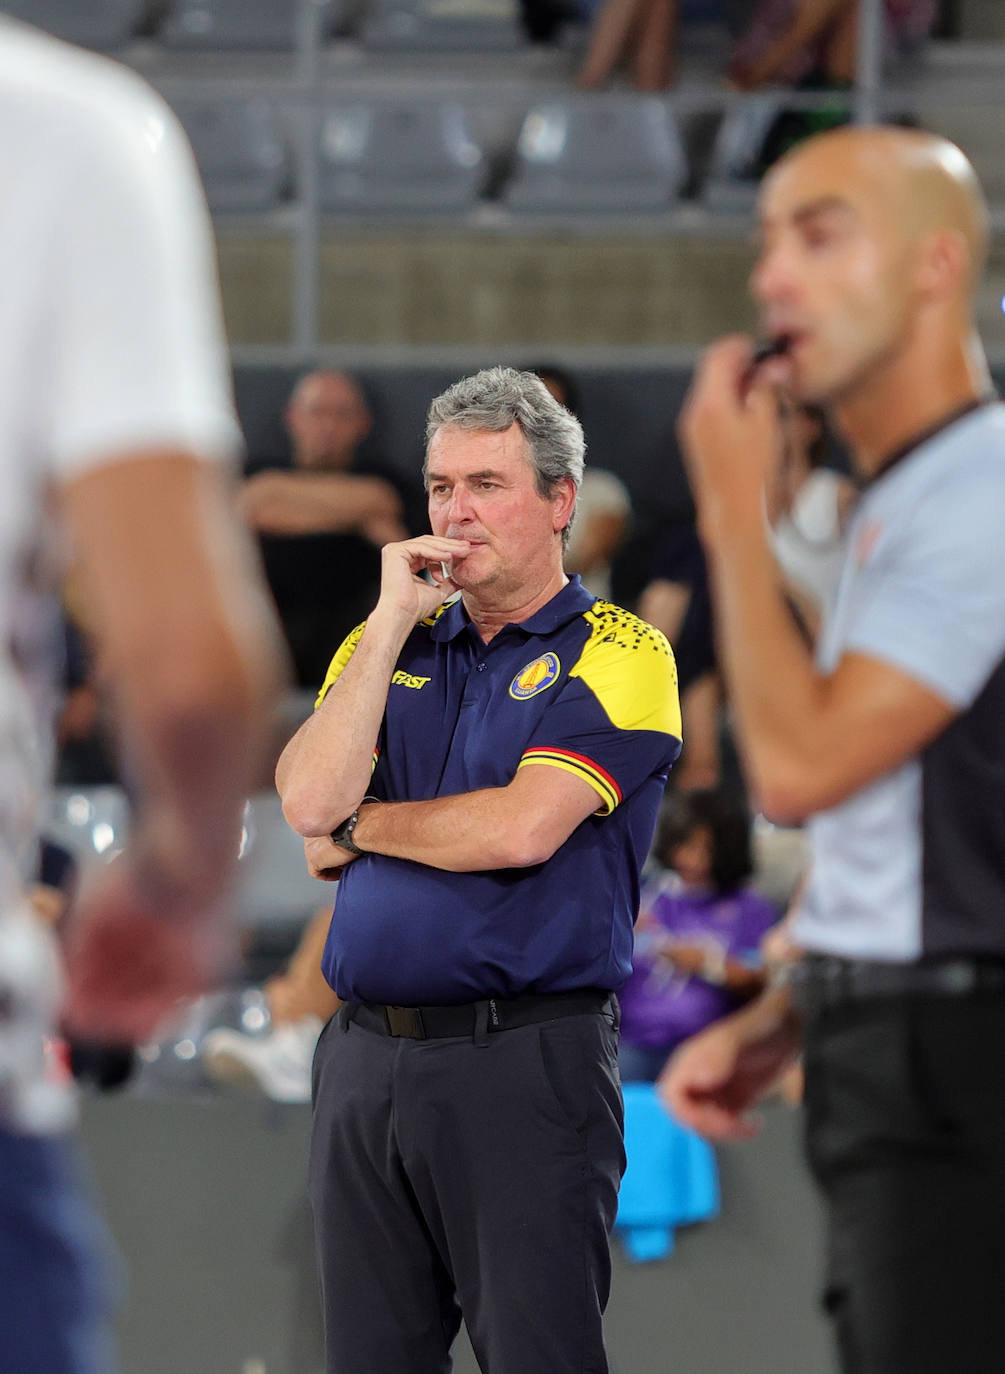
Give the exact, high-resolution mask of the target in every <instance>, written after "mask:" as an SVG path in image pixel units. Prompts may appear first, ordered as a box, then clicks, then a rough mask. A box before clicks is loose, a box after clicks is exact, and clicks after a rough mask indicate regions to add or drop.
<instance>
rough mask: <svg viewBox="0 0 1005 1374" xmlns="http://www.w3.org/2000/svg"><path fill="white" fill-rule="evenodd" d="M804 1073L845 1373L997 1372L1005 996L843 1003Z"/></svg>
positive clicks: (1004, 1273) (1004, 1221)
mask: <svg viewBox="0 0 1005 1374" xmlns="http://www.w3.org/2000/svg"><path fill="white" fill-rule="evenodd" d="M806 1082H807V1145H808V1153H809V1158H810V1163H811V1166H812V1168H813V1171H814V1174H815V1176H816V1178H817V1181H818V1183H819V1185H820V1187H821V1188H822V1190H823V1193H824V1196H825V1198H826V1202H827V1206H828V1228H829V1234H828V1275H827V1284H826V1294H825V1301H826V1305H827V1308H828V1310H829V1312H830V1315H831V1317H832V1318H833V1321H834V1323H835V1330H836V1335H837V1341H838V1346H839V1351H840V1357H841V1367H842V1370H843V1371H844V1374H949V1371H954V1370H959V1371H966V1374H1000V1371H1001V1370H1002V1369H1003V1367H1005V996H1002V994H1001V993H982V994H979V995H973V996H970V997H948V996H941V997H935V996H928V997H917V998H900V999H892V998H890V999H874V1000H869V1001H857V1002H846V1003H843V1004H841V1005H840V1006H837V1007H830V1008H828V1009H826V1010H824V1011H821V1012H819V1013H817V1014H816V1015H815V1016H814V1017H813V1018H811V1021H810V1023H809V1025H808V1027H807V1052H806Z"/></svg>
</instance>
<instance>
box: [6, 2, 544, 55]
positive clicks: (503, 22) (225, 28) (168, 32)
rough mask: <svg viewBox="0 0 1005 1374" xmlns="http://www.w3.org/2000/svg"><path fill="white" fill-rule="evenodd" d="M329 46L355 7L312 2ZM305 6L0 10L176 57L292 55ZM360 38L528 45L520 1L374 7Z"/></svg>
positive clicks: (72, 34)
mask: <svg viewBox="0 0 1005 1374" xmlns="http://www.w3.org/2000/svg"><path fill="white" fill-rule="evenodd" d="M310 4H311V5H312V6H313V7H314V9H315V10H316V20H317V31H318V32H319V33H320V35H321V38H322V40H324V39H325V38H328V37H330V36H331V35H332V34H333V33H334V32H336V31H341V29H342V28H343V27H344V26H345V24H346V23H347V22H348V21H349V19H350V16H351V13H352V8H351V6H350V4H349V3H348V0H310ZM301 7H302V0H173V3H172V4H171V5H170V6H169V7H168V8H167V10H166V12H162V7H157V8H156V9H154V8H152V5H151V0H0V10H3V11H6V12H7V13H9V14H12V15H13V16H14V17H15V18H19V19H23V20H25V21H26V22H28V23H31V24H35V25H37V26H38V27H39V28H43V29H47V30H49V31H50V32H52V33H55V34H57V35H58V36H59V37H61V38H65V39H68V40H69V41H70V42H74V43H80V44H82V45H83V46H85V47H92V48H100V49H103V50H106V51H112V50H115V49H117V48H121V47H123V46H124V45H125V44H127V43H129V42H131V41H132V40H133V39H134V38H135V37H136V36H137V35H139V34H141V33H142V34H151V33H152V35H153V37H154V38H155V39H156V40H157V42H158V43H160V44H162V45H163V46H164V47H166V48H168V49H177V50H185V51H188V50H199V49H202V50H210V51H212V50H217V51H225V52H227V51H241V50H244V51H256V50H257V51H266V52H273V51H284V50H285V51H288V50H290V49H292V48H293V47H294V46H295V45H296V43H297V41H298V27H299V24H300V13H301ZM358 37H359V38H360V39H361V41H362V42H363V43H364V44H365V45H366V46H367V47H372V48H375V49H395V48H399V49H409V48H418V49H423V48H434V49H447V50H449V49H452V48H454V49H456V48H459V49H469V48H474V49H476V50H481V51H484V50H500V49H502V50H505V49H512V48H516V47H518V46H520V45H521V44H522V43H524V42H525V41H526V40H525V38H524V35H523V33H522V30H521V28H520V25H519V23H518V20H517V5H516V3H515V0H453V3H451V4H449V5H444V4H443V3H442V0H440V2H439V3H438V0H373V3H371V4H370V5H369V6H368V7H367V11H366V13H365V15H362V16H360V18H359V32H358Z"/></svg>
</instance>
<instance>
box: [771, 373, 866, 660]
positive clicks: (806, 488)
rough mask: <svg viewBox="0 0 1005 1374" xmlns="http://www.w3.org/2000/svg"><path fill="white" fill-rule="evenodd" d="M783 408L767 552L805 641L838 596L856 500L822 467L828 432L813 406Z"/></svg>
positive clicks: (847, 485) (852, 490) (851, 489)
mask: <svg viewBox="0 0 1005 1374" xmlns="http://www.w3.org/2000/svg"><path fill="white" fill-rule="evenodd" d="M781 405H782V425H781V436H782V447H781V454H780V456H779V463H778V468H777V470H776V472H775V473H774V476H773V480H772V482H771V484H770V485H769V487H768V490H767V493H766V508H767V516H768V523H769V524H770V526H771V547H772V551H773V553H774V555H775V558H776V560H777V562H778V566H779V568H780V569H781V571H782V574H783V576H784V578H785V587H786V593H787V595H788V597H789V600H790V601H791V603H792V606H793V609H794V611H795V612H796V615H797V616H798V618H799V620H800V622H801V624H802V625H803V627H804V628H805V630H806V632H807V634H808V635H809V637H810V639H812V640H815V639H816V637H817V632H818V630H819V627H820V617H821V613H822V612H823V610H824V609H825V608H826V607H827V606H828V605H830V603H831V601H832V600H833V598H834V595H835V593H836V592H837V583H838V577H839V576H840V573H841V564H842V562H843V561H844V530H845V526H846V525H847V523H848V519H849V517H850V515H851V512H852V509H853V507H854V505H855V502H856V500H857V498H858V492H857V489H856V487H855V484H854V483H853V482H851V481H849V479H848V478H847V477H844V476H842V474H841V473H839V472H836V471H835V470H834V469H833V468H831V467H827V466H826V459H827V450H828V442H827V428H826V420H825V418H824V414H823V412H822V411H821V410H820V409H819V408H818V407H816V406H792V405H791V403H788V402H786V401H784V400H783V401H782V402H781Z"/></svg>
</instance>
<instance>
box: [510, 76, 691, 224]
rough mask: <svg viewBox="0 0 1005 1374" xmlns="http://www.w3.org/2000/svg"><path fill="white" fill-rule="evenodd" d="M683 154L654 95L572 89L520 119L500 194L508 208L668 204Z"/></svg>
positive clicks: (653, 208) (612, 208)
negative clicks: (573, 93)
mask: <svg viewBox="0 0 1005 1374" xmlns="http://www.w3.org/2000/svg"><path fill="white" fill-rule="evenodd" d="M686 171H687V160H686V157H685V153H684V145H683V143H682V141H681V137H680V131H679V129H678V127H677V121H676V119H675V118H674V116H673V113H672V112H671V110H670V109H669V108H668V106H667V105H666V103H665V101H663V100H661V99H660V98H659V97H657V96H632V95H611V96H605V95H599V96H596V95H590V96H573V97H570V98H568V99H565V100H556V101H553V102H549V103H548V104H543V105H539V106H537V107H536V108H534V109H532V110H530V111H529V112H528V114H527V116H526V118H525V119H524V122H523V127H522V128H521V130H520V137H519V141H518V143H517V155H516V165H515V168H514V171H513V175H512V177H511V179H510V181H509V184H508V185H507V186H506V188H505V190H504V193H503V199H504V201H505V203H506V204H507V205H508V206H509V207H510V208H511V209H513V210H520V211H538V212H542V213H563V212H567V211H573V212H576V211H579V212H584V213H611V212H617V211H650V212H657V211H660V210H668V209H670V207H671V206H672V205H673V204H674V202H675V201H676V199H677V197H678V196H679V194H680V190H681V187H682V186H683V184H684V181H685V178H686Z"/></svg>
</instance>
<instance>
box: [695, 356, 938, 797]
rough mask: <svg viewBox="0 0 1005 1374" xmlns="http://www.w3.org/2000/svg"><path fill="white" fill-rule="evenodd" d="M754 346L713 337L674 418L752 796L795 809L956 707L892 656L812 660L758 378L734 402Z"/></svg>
mask: <svg viewBox="0 0 1005 1374" xmlns="http://www.w3.org/2000/svg"><path fill="white" fill-rule="evenodd" d="M748 359H749V344H748V343H746V341H743V340H737V339H729V340H726V341H725V342H724V343H721V344H719V345H716V347H715V348H713V349H711V350H710V351H709V353H708V355H707V356H706V359H705V361H704V362H703V364H702V367H701V369H700V371H699V375H698V377H697V379H696V382H695V385H694V387H693V389H692V393H691V396H690V398H689V400H688V403H687V405H686V407H685V412H684V414H683V416H682V421H681V435H682V439H683V442H684V445H685V449H686V452H687V459H688V466H689V471H690V474H691V479H692V485H693V488H694V492H695V500H696V502H697V504H698V510H699V524H700V528H701V533H702V538H703V540H704V542H705V546H706V549H707V551H708V554H709V560H710V563H711V568H712V575H713V585H714V590H715V595H716V612H717V628H718V634H719V638H720V659H721V662H722V663H723V665H724V668H725V672H726V677H727V681H728V685H729V693H730V700H731V701H732V704H733V708H734V711H735V714H736V719H737V724H738V731H739V736H740V743H741V749H742V752H743V756H744V760H745V762H746V765H747V768H748V771H749V775H750V780H751V784H752V786H753V789H754V791H755V793H756V796H757V799H758V803H759V805H760V806H761V807H762V808H763V810H764V811H765V812H766V813H767V814H768V815H770V816H771V817H772V818H773V819H776V820H780V821H786V820H788V821H792V820H801V819H802V818H803V817H805V816H806V815H808V814H810V813H811V812H813V811H817V810H820V809H821V808H823V807H826V806H832V805H834V804H836V803H837V802H839V801H841V800H843V799H844V798H845V797H847V796H849V795H850V794H851V793H852V792H855V791H857V790H858V789H859V788H861V787H863V786H864V785H865V784H866V783H868V782H870V781H872V780H873V779H875V778H878V777H880V776H882V775H883V774H884V773H886V772H888V771H889V770H891V769H893V768H895V767H897V766H899V765H900V764H901V763H903V762H904V761H905V760H906V759H908V758H910V757H911V756H912V755H914V754H915V753H917V751H918V750H919V749H920V748H921V747H922V746H923V745H924V744H925V743H926V742H927V741H928V740H930V739H932V738H933V737H934V736H935V735H937V734H938V733H939V732H940V731H941V730H942V729H944V728H945V726H946V725H947V724H948V723H949V721H950V720H951V719H952V716H953V714H954V711H953V708H952V707H951V706H950V705H949V704H948V703H947V702H945V701H944V700H943V699H942V698H941V697H939V696H937V695H936V694H935V693H934V692H932V691H930V690H929V689H928V688H926V687H924V686H922V684H921V683H920V682H918V681H916V680H915V679H914V678H912V677H910V676H908V675H907V674H906V673H903V672H900V671H899V670H897V669H896V668H894V667H892V666H891V665H889V664H887V663H883V662H881V661H879V660H878V659H874V658H871V657H867V656H865V655H862V654H855V653H848V654H845V656H844V657H843V658H842V660H841V662H840V663H839V664H838V666H837V668H836V669H835V671H834V672H833V673H831V674H822V673H820V672H818V671H817V669H816V667H815V665H814V663H813V660H812V657H811V654H810V650H809V649H808V648H807V646H806V644H805V643H804V641H803V639H802V637H801V636H800V634H799V632H798V630H797V629H796V627H795V624H794V622H793V620H792V617H791V616H790V615H789V613H788V611H787V610H786V608H785V605H784V603H783V600H782V597H781V595H780V593H779V573H778V570H777V566H776V564H775V562H774V559H773V557H772V555H771V551H770V549H769V547H768V541H767V536H766V533H765V528H764V520H763V515H762V506H761V495H762V492H763V490H764V486H765V483H766V480H767V477H768V474H769V473H770V471H771V465H772V463H773V455H774V453H775V451H776V445H777V434H776V432H775V426H776V424H777V418H776V416H777V407H776V406H775V403H774V400H773V398H772V397H771V395H770V393H769V390H768V388H767V387H766V386H763V385H761V386H756V387H754V388H753V389H752V390H751V391H750V393H749V394H748V396H747V399H746V400H745V401H743V400H741V399H740V377H741V375H742V372H743V370H744V368H745V367H746V366H747V361H748Z"/></svg>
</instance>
